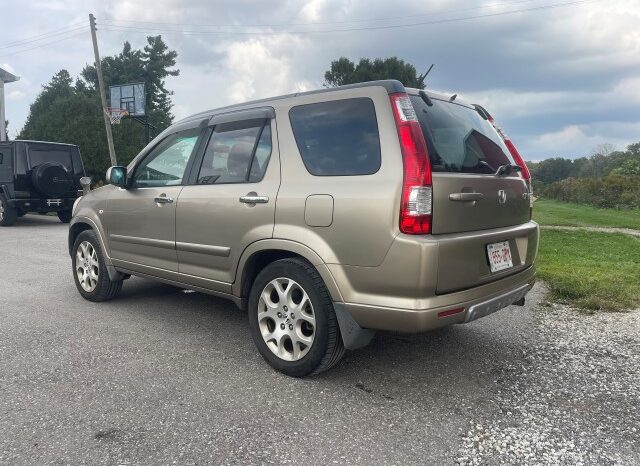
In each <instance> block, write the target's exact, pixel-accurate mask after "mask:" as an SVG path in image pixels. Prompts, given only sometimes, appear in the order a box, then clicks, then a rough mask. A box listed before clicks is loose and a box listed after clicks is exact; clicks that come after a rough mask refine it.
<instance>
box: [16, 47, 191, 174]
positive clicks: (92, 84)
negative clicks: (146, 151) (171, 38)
mask: <svg viewBox="0 0 640 466" xmlns="http://www.w3.org/2000/svg"><path fill="white" fill-rule="evenodd" d="M147 42H148V45H147V46H145V47H144V49H143V50H135V49H133V48H132V47H131V44H130V43H129V42H125V43H124V46H123V48H122V52H120V53H119V54H118V55H114V56H107V57H103V58H102V72H103V75H104V80H105V86H107V89H108V86H109V85H111V84H126V83H134V82H145V84H146V90H147V112H148V116H149V121H150V123H151V124H152V125H153V126H154V127H155V128H156V129H155V131H154V133H155V134H157V133H159V132H160V131H162V130H163V129H164V128H166V127H167V126H169V125H170V124H171V122H172V120H173V115H172V114H171V107H172V105H173V104H172V102H171V98H170V96H171V95H172V92H171V91H169V90H168V89H167V88H166V87H165V78H166V77H167V76H177V75H178V73H179V71H178V70H177V69H172V67H174V66H175V64H176V58H177V53H176V52H175V51H172V50H169V49H168V47H167V45H166V44H165V43H164V42H163V41H162V39H161V37H160V36H156V37H149V38H148V39H147ZM97 89H98V77H97V73H96V69H95V67H94V66H92V65H88V66H86V67H85V68H84V69H83V70H82V73H81V78H78V79H76V81H75V83H74V82H73V78H72V77H71V75H70V74H69V72H68V71H66V70H61V71H59V72H58V73H56V74H55V75H54V76H53V78H52V79H51V81H50V82H49V83H47V84H46V85H44V86H43V90H42V92H41V93H40V94H39V95H38V97H36V100H35V101H34V102H33V104H32V105H31V109H30V112H29V116H28V118H27V121H26V123H25V125H24V127H23V129H22V131H21V132H20V134H19V136H18V137H19V139H37V140H43V141H54V142H65V143H69V144H77V145H78V146H80V151H81V153H82V156H83V160H84V164H85V170H86V171H87V173H88V174H89V175H91V176H93V177H94V178H103V177H104V173H105V170H106V169H107V168H108V166H109V163H110V161H109V152H108V147H107V140H106V135H105V130H104V120H103V117H102V113H101V107H102V105H101V101H100V96H99V94H98V91H97ZM113 138H114V146H115V149H116V155H117V157H118V163H120V164H127V163H129V162H130V161H131V159H132V158H133V157H134V156H135V155H136V154H137V153H138V152H139V151H140V149H142V147H144V146H145V145H146V138H145V132H144V127H143V126H142V125H141V124H140V123H138V122H136V121H134V120H133V119H127V118H125V119H123V120H122V122H121V124H120V125H118V126H114V127H113Z"/></svg>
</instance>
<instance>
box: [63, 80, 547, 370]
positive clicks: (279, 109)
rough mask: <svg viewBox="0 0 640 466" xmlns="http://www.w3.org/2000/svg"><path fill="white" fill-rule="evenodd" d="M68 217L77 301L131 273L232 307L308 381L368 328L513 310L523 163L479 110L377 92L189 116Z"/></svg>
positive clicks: (523, 269) (532, 249)
mask: <svg viewBox="0 0 640 466" xmlns="http://www.w3.org/2000/svg"><path fill="white" fill-rule="evenodd" d="M107 181H108V182H109V183H110V184H109V185H107V186H104V187H102V188H100V189H97V190H94V191H90V192H88V193H86V194H85V195H84V196H83V197H81V198H80V199H79V200H78V201H77V202H76V204H75V205H74V209H73V219H72V221H71V225H70V230H69V251H70V254H71V258H72V262H73V265H72V267H73V277H74V280H75V283H76V286H77V288H78V291H79V292H80V294H81V295H82V296H83V297H84V298H86V299H88V300H91V301H104V300H107V299H111V298H113V297H115V296H116V295H117V294H118V292H119V291H120V289H121V287H122V283H123V280H124V279H126V278H128V277H129V276H130V275H136V276H140V277H145V278H150V279H154V280H159V281H163V282H167V283H171V284H174V285H176V286H179V287H183V288H189V289H192V290H196V291H201V292H204V293H210V294H213V295H216V296H221V297H224V298H228V299H230V300H232V301H233V302H235V303H236V304H237V305H238V306H239V307H240V308H241V309H244V310H246V311H247V313H248V317H249V328H250V331H251V334H252V337H253V340H254V341H255V344H256V346H257V348H258V350H259V352H260V354H261V355H262V356H263V357H264V359H265V360H266V361H267V362H268V363H269V364H270V365H271V366H273V367H274V368H275V369H277V370H279V371H282V372H284V373H286V374H289V375H292V376H305V375H308V374H313V373H318V372H321V371H323V370H326V369H328V368H330V367H331V366H333V365H334V364H336V363H337V362H338V361H339V360H340V358H341V356H342V355H343V353H344V350H345V348H346V349H355V348H359V347H362V346H364V345H366V344H367V343H368V342H369V341H370V340H371V338H372V337H373V335H374V332H375V331H376V330H383V331H385V330H387V331H398V332H407V333H412V332H413V333H415V332H424V331H426V330H430V329H434V328H437V327H441V326H445V325H451V324H459V323H465V322H469V321H472V320H474V319H477V318H479V317H483V316H485V315H487V314H489V313H492V312H494V311H496V310H498V309H501V308H504V307H506V306H509V305H510V304H513V303H520V304H521V303H523V302H524V296H525V294H526V293H527V292H528V291H529V289H530V288H531V286H532V285H533V282H534V276H535V268H534V260H535V258H536V254H537V249H538V235H539V229H538V225H537V224H536V223H535V222H533V221H531V204H530V200H531V188H530V176H529V171H528V170H527V167H526V165H525V163H524V161H523V160H522V157H521V156H520V155H519V154H518V152H517V150H516V148H515V147H514V146H513V144H512V143H511V141H510V140H509V139H508V138H507V137H506V136H505V135H504V134H503V133H502V132H501V131H500V129H499V128H498V127H497V126H496V125H495V124H494V122H493V118H492V117H491V115H489V113H488V112H487V111H486V110H485V109H483V108H482V107H480V106H477V105H469V104H467V103H464V102H462V101H461V100H460V99H457V98H456V96H455V95H453V96H449V95H441V94H437V93H433V92H430V91H422V90H417V89H407V88H405V87H404V86H403V85H402V84H401V83H399V82H398V81H393V80H389V81H375V82H367V83H362V84H355V85H349V86H343V87H337V88H332V89H323V90H319V91H313V92H305V93H298V94H292V95H286V96H282V97H275V98H272V99H266V100H260V101H254V102H247V103H244V104H240V105H234V106H231V107H225V108H220V109H216V110H210V111H207V112H203V113H199V114H197V115H193V116H191V117H189V118H186V119H184V120H182V121H180V122H178V123H175V124H174V125H172V126H171V127H170V128H168V129H167V130H165V131H164V132H163V133H162V134H160V135H159V136H158V137H157V138H156V139H155V140H154V141H152V143H151V144H149V145H148V146H147V147H146V148H144V149H143V150H142V152H141V153H140V154H139V155H138V156H137V157H136V158H135V159H134V160H133V161H132V162H131V163H130V164H129V166H127V167H111V168H110V169H109V170H108V172H107Z"/></svg>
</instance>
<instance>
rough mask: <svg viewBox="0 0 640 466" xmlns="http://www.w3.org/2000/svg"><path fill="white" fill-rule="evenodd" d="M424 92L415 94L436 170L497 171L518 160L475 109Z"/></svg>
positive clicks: (419, 118)
mask: <svg viewBox="0 0 640 466" xmlns="http://www.w3.org/2000/svg"><path fill="white" fill-rule="evenodd" d="M431 101H432V102H433V106H428V105H427V104H426V103H425V102H424V101H423V100H422V98H421V97H420V96H411V102H412V103H413V106H414V108H415V109H416V114H417V116H418V120H419V121H420V126H421V127H422V132H423V133H424V137H425V139H426V142H427V146H428V149H429V157H430V159H431V168H432V170H433V171H434V172H458V173H484V174H489V173H495V172H496V170H497V169H498V167H500V166H501V165H506V164H515V162H514V160H513V158H512V157H511V156H510V155H509V150H508V149H507V147H506V146H505V145H504V142H503V141H502V138H500V136H499V135H498V133H497V132H496V131H495V129H494V128H493V126H492V125H491V123H489V122H488V121H486V120H485V119H484V118H482V117H481V116H480V115H479V114H478V112H476V111H475V110H474V109H471V108H468V107H465V106H463V105H459V104H456V103H451V102H444V101H442V100H438V99H433V98H432V99H431Z"/></svg>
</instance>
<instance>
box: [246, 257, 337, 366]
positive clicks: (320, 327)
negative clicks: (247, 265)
mask: <svg viewBox="0 0 640 466" xmlns="http://www.w3.org/2000/svg"><path fill="white" fill-rule="evenodd" d="M248 305H249V312H248V314H249V327H250V329H251V336H252V338H253V341H254V343H255V344H256V346H257V348H258V351H259V352H260V354H261V355H262V357H263V358H264V359H265V360H266V361H267V362H268V363H269V365H271V367H273V368H274V369H276V370H278V371H280V372H282V373H284V374H286V375H289V376H293V377H304V376H306V375H312V374H318V373H320V372H323V371H326V370H328V369H330V368H331V367H333V366H334V365H335V364H336V363H338V361H340V359H341V358H342V356H343V354H344V345H343V343H342V336H341V335H340V329H339V327H338V321H337V319H336V315H335V311H334V309H333V302H332V301H331V297H330V296H329V292H328V291H327V288H326V286H325V285H324V282H323V281H322V278H321V277H320V275H319V274H318V272H317V271H316V269H315V268H314V267H313V266H312V265H311V264H309V263H308V262H306V261H304V260H301V259H282V260H278V261H275V262H273V263H271V264H269V265H268V266H267V267H265V268H264V269H263V270H262V271H261V272H260V273H259V274H258V276H257V277H256V279H255V281H254V283H253V286H252V288H251V293H250V294H249V303H248Z"/></svg>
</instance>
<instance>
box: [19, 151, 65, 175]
mask: <svg viewBox="0 0 640 466" xmlns="http://www.w3.org/2000/svg"><path fill="white" fill-rule="evenodd" d="M47 162H56V163H59V164H60V165H62V166H63V167H65V168H66V169H67V170H70V171H73V165H72V163H71V152H70V151H69V150H64V149H63V150H60V149H45V148H34V147H29V163H30V164H31V168H35V167H37V166H38V165H42V164H43V163H47Z"/></svg>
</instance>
